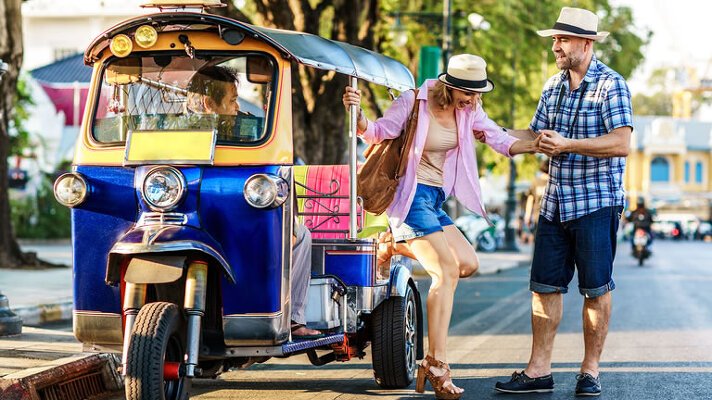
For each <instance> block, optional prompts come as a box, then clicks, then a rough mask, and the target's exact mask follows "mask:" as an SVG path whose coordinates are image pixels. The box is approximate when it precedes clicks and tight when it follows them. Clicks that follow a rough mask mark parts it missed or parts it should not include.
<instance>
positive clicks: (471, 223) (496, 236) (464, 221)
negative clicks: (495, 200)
mask: <svg viewBox="0 0 712 400" xmlns="http://www.w3.org/2000/svg"><path fill="white" fill-rule="evenodd" d="M490 220H491V222H492V224H490V223H489V222H488V221H487V220H486V219H484V218H482V217H480V216H479V215H474V214H469V215H463V216H461V217H459V218H457V219H456V220H455V226H457V227H458V229H460V231H462V233H463V235H464V236H465V238H467V240H468V241H469V242H470V243H472V245H473V246H475V248H476V249H477V250H478V251H483V252H485V253H491V252H493V251H495V250H497V249H498V248H499V247H500V246H501V244H502V240H503V238H504V222H503V221H502V218H501V217H500V216H498V215H496V214H491V215H490Z"/></svg>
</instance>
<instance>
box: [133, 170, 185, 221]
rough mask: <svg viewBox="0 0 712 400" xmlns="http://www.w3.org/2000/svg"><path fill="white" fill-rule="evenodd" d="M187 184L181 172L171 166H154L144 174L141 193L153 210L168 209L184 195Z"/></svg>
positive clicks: (176, 204)
mask: <svg viewBox="0 0 712 400" xmlns="http://www.w3.org/2000/svg"><path fill="white" fill-rule="evenodd" d="M186 187H187V184H186V182H185V177H184V176H183V174H182V173H181V172H180V171H178V170H177V169H175V168H173V167H156V168H154V169H152V170H151V171H149V172H148V173H147V174H146V177H145V178H144V179H143V185H142V186H141V195H142V196H143V198H144V200H146V203H148V207H149V208H150V209H151V210H153V211H159V212H164V211H170V210H172V209H174V208H176V206H178V203H180V201H181V200H183V197H185V193H186Z"/></svg>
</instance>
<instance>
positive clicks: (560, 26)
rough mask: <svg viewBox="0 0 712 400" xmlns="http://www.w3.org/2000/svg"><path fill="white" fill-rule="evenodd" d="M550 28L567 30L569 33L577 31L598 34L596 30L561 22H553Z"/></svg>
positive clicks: (581, 33)
mask: <svg viewBox="0 0 712 400" xmlns="http://www.w3.org/2000/svg"><path fill="white" fill-rule="evenodd" d="M552 29H558V30H560V31H567V32H571V33H578V34H579V35H598V32H596V31H587V30H586V29H581V28H579V27H578V26H574V25H569V24H564V23H563V22H557V23H555V24H554V27H553V28H552Z"/></svg>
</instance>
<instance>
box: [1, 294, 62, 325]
mask: <svg viewBox="0 0 712 400" xmlns="http://www.w3.org/2000/svg"><path fill="white" fill-rule="evenodd" d="M73 310H74V303H73V302H72V301H71V300H68V301H64V302H59V303H52V304H38V305H36V306H25V307H16V308H13V312H14V313H15V315H17V316H18V317H20V318H21V319H22V324H23V325H28V326H36V325H41V324H45V323H48V322H58V321H70V320H71V319H72V311H73Z"/></svg>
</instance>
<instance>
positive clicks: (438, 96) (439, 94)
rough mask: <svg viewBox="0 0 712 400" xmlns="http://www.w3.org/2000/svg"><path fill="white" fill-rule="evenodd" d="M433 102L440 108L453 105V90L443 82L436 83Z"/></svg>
mask: <svg viewBox="0 0 712 400" xmlns="http://www.w3.org/2000/svg"><path fill="white" fill-rule="evenodd" d="M433 100H435V103H437V104H438V105H439V106H440V108H445V107H447V106H449V105H451V104H452V89H451V88H449V87H448V86H447V85H445V84H444V83H442V82H441V81H437V82H435V86H433Z"/></svg>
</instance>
